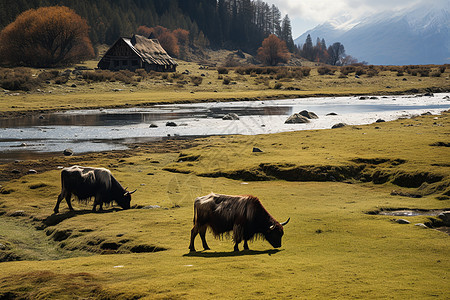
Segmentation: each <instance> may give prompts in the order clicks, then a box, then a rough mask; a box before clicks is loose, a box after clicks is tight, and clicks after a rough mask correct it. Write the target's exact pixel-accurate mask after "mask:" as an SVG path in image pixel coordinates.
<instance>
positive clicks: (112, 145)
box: [0, 93, 450, 162]
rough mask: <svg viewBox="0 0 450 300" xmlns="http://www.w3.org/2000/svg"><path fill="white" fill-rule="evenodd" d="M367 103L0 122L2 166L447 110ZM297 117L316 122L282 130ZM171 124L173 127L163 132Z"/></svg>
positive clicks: (283, 103)
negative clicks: (67, 152) (166, 141)
mask: <svg viewBox="0 0 450 300" xmlns="http://www.w3.org/2000/svg"><path fill="white" fill-rule="evenodd" d="M368 98H369V99H364V100H362V99H360V97H337V98H334V97H328V98H302V99H289V100H270V101H252V102H217V103H197V104H172V105H155V106H151V107H136V108H124V109H95V110H75V111H64V112H56V113H48V114H42V115H39V116H33V117H29V118H17V119H14V118H12V119H5V120H0V162H6V161H10V160H16V159H27V158H32V157H36V156H38V155H39V154H42V153H53V152H54V153H62V151H63V150H64V149H67V148H70V149H72V150H73V151H74V153H85V152H96V151H108V150H121V149H126V148H127V145H129V144H130V143H136V142H149V141H152V140H160V139H163V138H167V137H190V136H196V137H198V136H210V135H226V134H243V135H255V134H267V133H277V132H285V131H295V130H312V129H327V128H331V126H332V125H334V124H336V123H339V122H343V123H346V124H349V125H362V124H370V123H374V122H375V121H376V120H378V119H383V120H385V121H390V120H394V119H398V118H400V117H411V116H413V115H418V114H422V113H425V112H431V113H432V114H439V113H440V112H442V111H444V110H448V109H450V93H442V94H435V95H434V96H420V97H418V96H414V95H412V96H388V97H380V96H377V97H368ZM371 98H372V99H371ZM302 110H308V111H312V112H314V113H316V114H317V115H318V116H319V118H318V119H314V120H311V123H308V124H284V122H285V120H286V119H287V118H288V117H289V116H290V115H291V114H293V113H297V112H300V111H302ZM228 113H236V114H237V115H238V116H239V120H222V117H223V116H224V115H226V114H228ZM329 113H335V114H336V115H328V114H329ZM169 121H170V122H174V123H175V124H176V125H177V126H166V123H167V122H169ZM150 125H152V127H150Z"/></svg>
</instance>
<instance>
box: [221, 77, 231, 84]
mask: <svg viewBox="0 0 450 300" xmlns="http://www.w3.org/2000/svg"><path fill="white" fill-rule="evenodd" d="M230 82H231V79H230V77H225V78H224V79H223V81H222V83H223V84H225V85H229V84H230Z"/></svg>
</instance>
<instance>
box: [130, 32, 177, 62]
mask: <svg viewBox="0 0 450 300" xmlns="http://www.w3.org/2000/svg"><path fill="white" fill-rule="evenodd" d="M137 34H139V35H142V36H145V37H149V36H150V35H151V34H153V37H154V38H156V39H158V41H159V43H160V44H161V47H163V48H164V50H166V52H167V53H168V54H169V55H170V56H174V57H178V55H179V54H180V48H179V46H178V39H177V37H176V36H175V34H174V33H173V32H172V31H170V30H169V29H167V28H165V27H163V26H155V27H151V28H149V27H147V26H139V27H138V29H137Z"/></svg>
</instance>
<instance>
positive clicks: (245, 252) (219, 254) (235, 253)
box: [183, 249, 283, 258]
mask: <svg viewBox="0 0 450 300" xmlns="http://www.w3.org/2000/svg"><path fill="white" fill-rule="evenodd" d="M280 251H283V250H278V249H269V250H264V251H259V250H243V251H230V252H224V251H222V252H208V251H197V252H189V253H186V254H183V256H191V257H207V258H208V257H232V256H244V255H261V254H268V255H272V254H276V253H278V252H280Z"/></svg>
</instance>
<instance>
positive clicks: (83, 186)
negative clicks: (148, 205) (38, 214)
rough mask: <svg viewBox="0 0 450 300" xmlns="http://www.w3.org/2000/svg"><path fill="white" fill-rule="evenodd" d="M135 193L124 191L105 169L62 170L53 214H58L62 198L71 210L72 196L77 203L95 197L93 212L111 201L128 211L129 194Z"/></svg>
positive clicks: (74, 168) (76, 167) (77, 167)
mask: <svg viewBox="0 0 450 300" xmlns="http://www.w3.org/2000/svg"><path fill="white" fill-rule="evenodd" d="M135 191H136V190H134V191H132V192H128V191H127V190H126V189H124V188H123V187H122V186H121V185H120V183H119V182H118V181H117V180H116V179H115V178H114V176H112V174H111V172H110V171H109V170H107V169H103V168H91V167H80V166H72V167H68V168H64V169H63V170H62V171H61V194H59V196H58V200H57V202H56V205H55V208H54V212H55V214H56V213H58V211H59V204H60V203H61V200H62V199H63V198H66V202H67V205H68V206H69V209H70V210H73V207H72V204H71V202H70V198H71V195H72V194H74V195H75V196H77V198H78V200H79V201H87V200H90V198H91V197H95V200H94V207H93V208H92V210H93V211H95V208H96V206H97V205H99V207H100V208H99V210H102V209H103V204H104V203H105V204H107V205H108V204H110V203H111V202H113V201H115V202H116V203H117V204H118V205H119V206H120V207H122V208H123V209H129V208H130V202H131V194H132V193H134V192H135Z"/></svg>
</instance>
